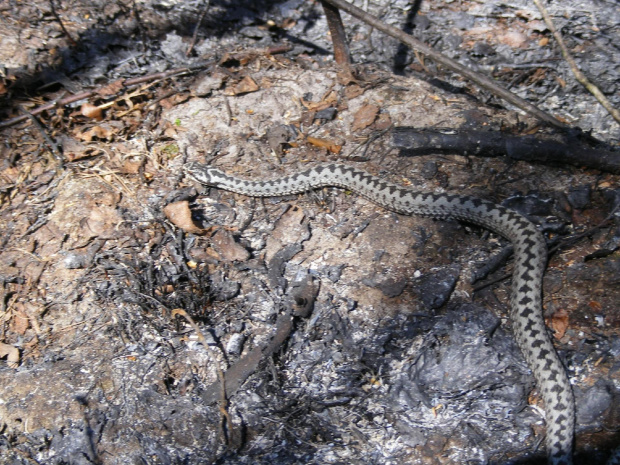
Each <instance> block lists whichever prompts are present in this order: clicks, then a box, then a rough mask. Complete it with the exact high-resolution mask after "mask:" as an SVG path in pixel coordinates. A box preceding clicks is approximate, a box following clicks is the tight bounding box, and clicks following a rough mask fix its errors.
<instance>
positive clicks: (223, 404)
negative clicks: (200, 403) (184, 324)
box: [172, 308, 233, 438]
mask: <svg viewBox="0 0 620 465" xmlns="http://www.w3.org/2000/svg"><path fill="white" fill-rule="evenodd" d="M175 315H181V316H182V317H183V318H185V319H186V320H187V321H188V323H189V324H190V326H191V327H192V328H194V331H196V335H197V336H198V340H199V341H200V343H201V344H202V347H203V348H204V349H205V351H206V352H207V355H208V356H209V358H211V360H213V363H214V364H215V371H216V373H217V379H218V381H219V383H220V399H219V408H220V413H221V414H222V417H223V418H224V421H225V422H226V425H227V426H228V428H229V430H230V431H231V432H232V431H233V424H232V421H231V419H230V414H229V413H228V399H227V398H226V381H225V379H226V378H225V377H224V371H223V370H222V368H221V367H220V364H219V363H218V360H217V357H216V356H215V352H213V351H212V350H211V347H209V344H207V341H206V339H205V337H204V336H203V334H202V331H200V328H199V327H198V325H197V324H196V323H195V322H194V320H193V319H192V317H191V316H189V314H188V313H187V312H186V311H185V310H183V309H182V308H175V309H174V310H172V316H175ZM222 434H223V436H224V438H226V434H225V433H224V432H223V431H222Z"/></svg>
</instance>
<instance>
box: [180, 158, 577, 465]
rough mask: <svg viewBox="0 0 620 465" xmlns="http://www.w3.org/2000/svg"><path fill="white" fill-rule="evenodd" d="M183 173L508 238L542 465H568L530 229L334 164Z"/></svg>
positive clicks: (461, 198)
mask: <svg viewBox="0 0 620 465" xmlns="http://www.w3.org/2000/svg"><path fill="white" fill-rule="evenodd" d="M185 171H186V173H187V174H188V175H189V176H190V177H192V178H194V179H195V180H196V181H198V182H200V183H202V184H205V185H208V186H212V187H217V188H220V189H224V190H228V191H232V192H236V193H238V194H243V195H247V196H253V197H271V196H281V195H289V194H297V193H302V192H306V191H309V190H312V189H316V188H320V187H328V186H334V187H342V188H346V189H349V190H351V191H353V192H355V193H357V194H358V195H360V196H362V197H365V198H366V199H368V200H370V201H372V202H374V203H376V204H378V205H380V206H382V207H384V208H386V209H388V210H392V211H395V212H397V213H401V214H406V215H421V216H428V217H432V218H436V219H456V220H462V221H466V222H470V223H474V224H477V225H480V226H483V227H485V228H488V229H490V230H492V231H495V232H497V233H498V234H501V235H502V236H504V237H506V238H507V239H509V240H510V241H511V242H512V244H513V246H514V251H515V259H514V272H513V278H512V293H511V310H510V318H511V320H512V324H513V328H514V336H515V338H516V340H517V344H518V345H519V348H520V349H521V351H522V353H523V355H524V357H525V359H526V361H527V363H528V365H529V367H530V368H531V370H532V372H533V373H534V377H535V378H536V381H537V385H538V387H539V389H540V391H541V393H542V397H543V401H544V403H545V412H546V422H547V440H546V442H547V457H548V462H549V464H552V465H570V464H572V444H573V430H574V417H575V402H574V399H573V393H572V389H571V386H570V383H569V381H568V377H567V376H566V372H565V370H564V367H563V366H562V363H561V362H560V359H559V358H558V355H557V353H556V351H555V349H554V347H553V344H552V342H551V340H550V338H549V335H548V333H547V328H546V326H545V323H544V320H543V313H542V301H541V299H542V298H541V294H542V275H543V272H544V269H545V266H546V260H547V247H546V244H545V240H544V238H543V236H542V234H541V233H540V232H539V231H538V229H537V228H536V226H535V225H534V224H533V223H531V222H530V221H529V220H527V219H526V218H525V217H523V216H521V215H520V214H518V213H516V212H514V211H512V210H509V209H507V208H505V207H503V206H501V205H497V204H495V203H493V202H489V201H486V200H482V199H478V198H476V197H470V196H465V195H455V194H435V193H424V192H416V191H413V190H411V189H407V188H404V187H402V186H399V185H397V184H394V183H391V182H388V181H385V180H383V179H381V178H378V177H376V176H373V175H371V174H369V173H367V172H365V171H362V170H359V169H356V168H352V167H349V166H345V165H340V164H327V165H319V166H316V167H314V168H310V169H307V170H305V171H302V172H299V173H296V174H293V175H290V176H286V177H281V178H278V179H272V180H262V181H249V180H245V179H240V178H237V177H234V176H230V175H227V174H226V173H224V172H222V171H220V170H218V169H216V168H213V167H210V166H207V165H201V164H198V163H191V164H188V165H187V166H186V168H185Z"/></svg>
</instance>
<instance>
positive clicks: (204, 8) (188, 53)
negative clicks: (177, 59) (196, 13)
mask: <svg viewBox="0 0 620 465" xmlns="http://www.w3.org/2000/svg"><path fill="white" fill-rule="evenodd" d="M209 3H210V2H209V0H207V3H205V6H204V7H203V9H202V12H201V13H200V17H199V18H198V23H196V27H195V28H194V35H193V36H192V41H191V42H190V44H189V47H187V51H186V52H185V56H190V55H191V53H192V50H194V45H196V39H197V38H198V30H199V29H200V26H201V25H202V20H203V19H204V17H205V15H206V14H207V10H208V9H209Z"/></svg>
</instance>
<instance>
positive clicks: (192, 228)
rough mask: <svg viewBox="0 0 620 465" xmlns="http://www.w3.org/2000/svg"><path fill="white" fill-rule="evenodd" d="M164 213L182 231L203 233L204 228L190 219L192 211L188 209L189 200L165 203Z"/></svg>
mask: <svg viewBox="0 0 620 465" xmlns="http://www.w3.org/2000/svg"><path fill="white" fill-rule="evenodd" d="M164 213H165V214H166V217H168V219H169V220H170V221H171V222H172V224H174V225H175V226H177V227H179V228H181V229H182V230H183V231H186V232H189V233H192V234H204V229H202V228H199V227H198V226H196V225H195V224H194V221H193V220H192V212H191V210H190V209H189V202H187V201H186V200H183V201H181V202H174V203H170V204H168V205H166V206H165V207H164Z"/></svg>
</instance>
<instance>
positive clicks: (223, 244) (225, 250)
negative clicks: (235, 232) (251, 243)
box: [211, 229, 250, 262]
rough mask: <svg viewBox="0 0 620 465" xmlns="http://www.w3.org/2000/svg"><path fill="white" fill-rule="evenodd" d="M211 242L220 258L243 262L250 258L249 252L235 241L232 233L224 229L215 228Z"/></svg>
mask: <svg viewBox="0 0 620 465" xmlns="http://www.w3.org/2000/svg"><path fill="white" fill-rule="evenodd" d="M211 243H212V244H213V247H214V249H215V251H216V252H217V253H218V254H219V255H220V258H222V259H224V260H228V261H231V262H232V261H239V262H244V261H246V260H247V259H249V258H250V252H248V251H247V250H246V249H245V248H244V247H243V246H241V245H240V244H238V243H237V242H235V238H234V237H233V236H232V234H231V233H230V232H228V231H226V230H224V229H218V230H217V232H216V233H215V234H214V235H213V237H212V238H211Z"/></svg>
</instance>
